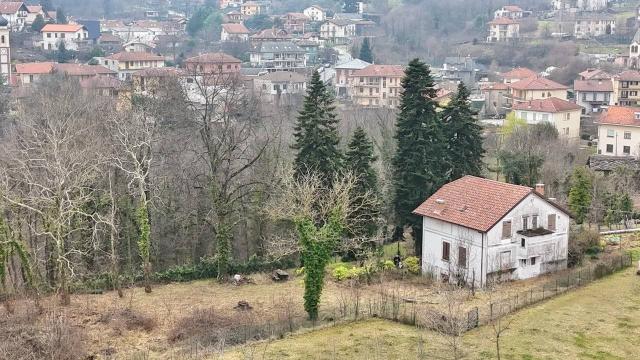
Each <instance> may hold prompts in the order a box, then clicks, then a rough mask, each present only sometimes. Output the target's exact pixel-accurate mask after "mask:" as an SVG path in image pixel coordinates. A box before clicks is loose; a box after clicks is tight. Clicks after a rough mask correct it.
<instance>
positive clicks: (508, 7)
mask: <svg viewBox="0 0 640 360" xmlns="http://www.w3.org/2000/svg"><path fill="white" fill-rule="evenodd" d="M502 8H503V9H505V10H507V11H511V12H522V8H521V7H520V6H518V5H505V6H503V7H502Z"/></svg>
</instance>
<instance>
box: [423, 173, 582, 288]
mask: <svg viewBox="0 0 640 360" xmlns="http://www.w3.org/2000/svg"><path fill="white" fill-rule="evenodd" d="M414 214H416V215H419V216H422V218H423V225H422V232H423V237H422V271H423V272H425V273H426V272H431V273H433V274H434V275H436V276H438V277H440V278H442V279H443V280H446V279H449V280H450V281H452V280H461V281H464V282H466V283H474V282H475V285H476V286H481V287H482V286H485V285H486V284H487V282H492V281H499V280H512V279H513V280H515V279H526V278H531V277H535V276H538V275H540V274H544V273H547V272H551V271H556V270H560V269H564V268H566V266H567V245H568V240H569V223H570V215H569V214H568V213H567V211H566V210H564V209H562V208H561V207H559V206H558V205H556V204H554V203H553V202H552V201H550V200H549V199H547V198H546V197H545V196H544V185H542V184H540V185H536V190H534V189H532V188H529V187H526V186H520V185H513V184H507V183H502V182H498V181H494V180H488V179H483V178H479V177H475V176H465V177H463V178H461V179H458V180H455V181H453V182H450V183H448V184H446V185H444V186H443V187H441V188H440V189H439V190H438V191H437V192H436V193H435V194H433V196H431V197H430V198H429V199H427V200H426V201H425V202H424V203H422V204H421V205H420V206H419V207H418V208H417V209H416V210H414Z"/></svg>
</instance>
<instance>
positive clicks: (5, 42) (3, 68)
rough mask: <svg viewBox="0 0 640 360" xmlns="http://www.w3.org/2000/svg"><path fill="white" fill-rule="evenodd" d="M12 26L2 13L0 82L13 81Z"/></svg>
mask: <svg viewBox="0 0 640 360" xmlns="http://www.w3.org/2000/svg"><path fill="white" fill-rule="evenodd" d="M10 36H11V28H10V27H9V21H8V20H7V19H5V18H4V17H3V16H2V15H0V77H1V78H0V83H2V84H8V83H9V82H10V81H11V42H10Z"/></svg>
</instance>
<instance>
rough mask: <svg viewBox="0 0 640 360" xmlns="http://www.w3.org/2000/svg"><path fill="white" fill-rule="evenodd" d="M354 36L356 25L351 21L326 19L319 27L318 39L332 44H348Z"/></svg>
mask: <svg viewBox="0 0 640 360" xmlns="http://www.w3.org/2000/svg"><path fill="white" fill-rule="evenodd" d="M354 36H356V24H355V23H354V22H353V21H351V20H342V19H328V20H327V21H325V22H324V23H323V24H322V25H321V26H320V37H321V38H322V39H325V40H328V41H331V42H332V43H334V44H338V45H341V44H342V45H344V44H348V43H349V42H350V40H351V38H353V37H354Z"/></svg>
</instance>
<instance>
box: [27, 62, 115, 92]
mask: <svg viewBox="0 0 640 360" xmlns="http://www.w3.org/2000/svg"><path fill="white" fill-rule="evenodd" d="M51 74H64V75H66V76H69V77H72V78H76V79H78V80H81V81H82V80H86V79H89V78H92V77H95V76H98V75H99V76H105V77H111V78H114V79H115V78H116V75H117V73H116V72H115V71H113V70H110V69H108V68H106V67H104V66H102V65H86V64H74V63H69V64H58V63H55V62H32V63H21V64H16V71H15V75H16V79H17V84H18V85H21V86H24V85H29V84H33V83H36V82H38V81H39V80H41V79H42V78H43V77H45V76H47V75H51Z"/></svg>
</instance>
